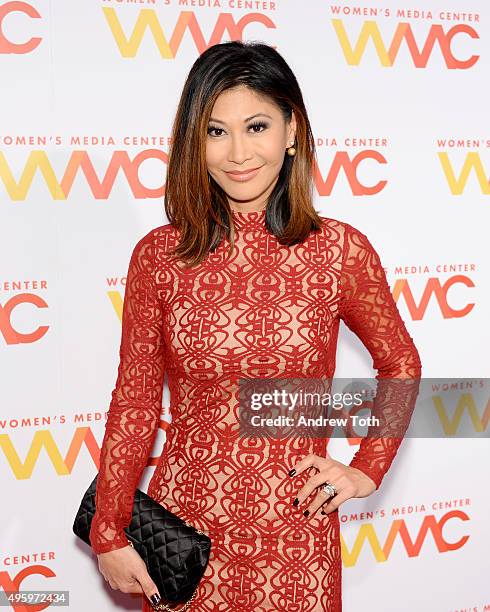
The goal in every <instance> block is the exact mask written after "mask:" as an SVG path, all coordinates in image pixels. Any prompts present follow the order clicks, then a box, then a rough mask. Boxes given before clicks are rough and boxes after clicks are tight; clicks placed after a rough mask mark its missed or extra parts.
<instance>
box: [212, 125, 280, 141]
mask: <svg viewBox="0 0 490 612" xmlns="http://www.w3.org/2000/svg"><path fill="white" fill-rule="evenodd" d="M267 127H269V126H268V125H267V123H263V122H261V121H259V122H257V123H251V124H250V125H249V126H248V129H249V130H250V129H251V130H252V131H253V133H254V134H260V133H261V132H263V131H264V130H265V129H266V128H267ZM213 132H214V133H213ZM216 132H224V130H223V128H219V127H215V126H212V125H210V126H209V127H208V135H209V136H213V138H217V137H218V136H221V133H219V134H217V133H216Z"/></svg>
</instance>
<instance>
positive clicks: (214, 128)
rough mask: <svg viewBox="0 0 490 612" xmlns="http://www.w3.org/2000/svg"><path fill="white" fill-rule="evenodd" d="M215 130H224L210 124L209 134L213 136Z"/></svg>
mask: <svg viewBox="0 0 490 612" xmlns="http://www.w3.org/2000/svg"><path fill="white" fill-rule="evenodd" d="M213 130H214V131H216V130H218V132H222V131H223V130H222V129H221V128H219V127H212V126H209V127H208V134H209V135H210V136H212V134H211V132H212V131H213Z"/></svg>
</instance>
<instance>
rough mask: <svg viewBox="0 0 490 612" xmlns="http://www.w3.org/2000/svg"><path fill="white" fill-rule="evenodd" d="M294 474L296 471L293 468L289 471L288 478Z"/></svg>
mask: <svg viewBox="0 0 490 612" xmlns="http://www.w3.org/2000/svg"><path fill="white" fill-rule="evenodd" d="M295 474H296V470H295V469H294V468H293V469H292V470H289V472H288V476H294V475H295Z"/></svg>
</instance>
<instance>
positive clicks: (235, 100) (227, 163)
mask: <svg viewBox="0 0 490 612" xmlns="http://www.w3.org/2000/svg"><path fill="white" fill-rule="evenodd" d="M295 133H296V119H295V117H294V112H293V115H292V118H291V122H290V123H287V122H286V121H285V120H284V117H283V115H282V113H281V111H280V109H279V108H278V107H277V106H276V105H275V104H274V103H273V102H272V101H270V100H268V99H266V98H263V97H260V96H259V95H257V94H256V93H255V92H254V91H252V90H251V89H249V88H248V87H245V86H240V87H238V88H235V89H228V90H226V91H224V92H223V93H221V94H220V96H219V97H218V98H217V100H216V102H215V104H214V106H213V110H212V113H211V119H210V121H209V124H208V134H207V137H206V163H207V167H208V172H209V174H210V175H211V176H212V177H213V178H214V180H215V181H216V182H217V183H218V185H220V187H221V188H222V189H223V190H224V192H225V193H226V195H227V196H228V202H229V204H230V207H231V208H232V209H233V210H238V211H243V212H249V211H252V210H261V209H262V208H265V206H266V204H267V199H268V197H269V195H270V194H271V193H272V190H273V189H274V186H275V184H276V182H277V178H278V176H279V172H280V170H281V167H282V164H283V162H284V155H285V154H286V149H287V148H288V147H289V146H290V143H291V142H293V141H294V138H295ZM256 169H257V170H256ZM249 170H254V172H252V173H249V174H242V175H240V174H234V173H238V172H242V173H243V172H244V171H249Z"/></svg>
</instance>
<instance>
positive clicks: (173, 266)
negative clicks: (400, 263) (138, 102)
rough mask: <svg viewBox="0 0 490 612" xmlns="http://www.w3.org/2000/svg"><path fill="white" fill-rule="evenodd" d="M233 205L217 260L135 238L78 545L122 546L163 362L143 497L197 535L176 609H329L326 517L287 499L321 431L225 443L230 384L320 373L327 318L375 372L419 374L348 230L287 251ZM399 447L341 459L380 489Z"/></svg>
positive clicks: (332, 334)
mask: <svg viewBox="0 0 490 612" xmlns="http://www.w3.org/2000/svg"><path fill="white" fill-rule="evenodd" d="M233 214H234V223H235V227H236V230H237V237H236V249H235V252H234V256H233V257H232V258H231V259H229V260H227V259H226V254H227V249H228V246H229V243H228V242H227V241H223V242H222V244H221V245H220V247H219V248H218V249H217V250H216V251H215V252H214V253H211V254H209V255H208V257H207V258H206V259H205V260H204V262H202V263H201V265H199V266H197V267H196V268H193V269H188V270H186V269H185V268H184V267H183V265H182V264H181V263H179V262H171V261H170V259H169V258H168V257H167V256H166V253H167V251H168V248H169V247H171V246H173V245H174V244H175V242H176V240H177V230H176V229H175V228H174V227H173V226H171V225H163V226H160V227H157V228H155V229H153V230H152V231H150V232H149V233H148V234H147V235H146V236H144V237H143V238H142V239H141V240H140V241H139V242H138V243H137V244H136V246H135V248H134V251H133V253H132V256H131V260H130V264H129V270H128V275H127V283H126V293H125V299H124V309H123V320H122V338H121V347H120V364H119V369H118V376H117V381H116V385H115V388H114V390H113V392H112V400H111V403H110V408H109V412H108V420H107V424H106V429H105V435H104V439H103V444H102V448H101V456H100V472H99V478H98V487H97V497H96V506H97V512H96V515H95V517H94V520H93V523H92V529H91V542H92V547H93V550H94V552H96V553H101V552H106V551H110V550H114V549H117V548H121V547H123V546H127V540H126V538H125V535H124V531H123V528H124V527H125V526H127V525H128V524H129V523H130V519H131V508H132V500H133V495H134V490H135V489H136V487H137V486H138V484H139V480H140V477H141V475H142V472H143V469H144V468H145V465H146V463H147V460H148V457H149V453H150V451H151V449H152V446H153V443H154V440H155V436H156V433H157V429H158V427H159V422H160V418H161V403H162V382H163V377H164V373H165V372H166V373H167V376H168V385H169V391H170V397H171V405H170V410H171V414H172V424H171V426H170V427H169V429H168V430H167V434H166V435H167V441H166V443H165V445H164V449H163V453H162V455H161V457H160V459H159V462H158V465H157V467H156V469H155V471H154V474H153V476H152V478H151V481H150V484H149V488H148V494H149V495H151V496H152V497H153V498H154V499H156V500H158V501H159V502H160V503H162V504H163V505H164V506H165V507H167V508H168V509H169V510H171V511H172V512H174V513H176V514H178V515H179V516H181V517H182V518H184V519H186V520H188V521H189V522H190V523H192V524H193V525H194V526H196V527H197V528H199V529H201V530H203V531H204V532H206V533H207V534H208V535H209V536H210V537H211V540H212V551H211V557H210V562H209V565H208V567H207V569H206V572H205V575H204V577H203V579H202V581H201V582H200V584H199V587H198V591H197V594H196V598H195V600H194V602H193V603H192V605H191V607H190V610H192V611H196V612H218V611H219V612H267V611H272V610H275V611H284V610H288V611H289V612H300V611H301V612H320V611H323V610H327V611H332V612H340V610H341V605H342V602H341V566H342V564H341V549H340V537H339V536H340V532H339V518H338V511H334V512H332V513H330V514H328V515H321V514H320V512H317V513H314V515H312V516H310V517H308V518H307V517H305V516H304V515H303V512H302V510H303V509H304V507H306V505H305V504H306V503H308V502H309V501H311V499H312V498H313V496H312V497H311V498H309V499H308V500H307V502H305V504H303V505H301V506H300V507H299V508H296V507H294V506H293V505H292V501H293V499H294V497H295V496H296V492H297V491H298V490H299V489H300V488H301V487H302V486H303V484H304V483H305V482H306V481H307V480H308V478H309V477H310V476H312V475H313V474H314V473H315V471H309V470H307V471H306V472H305V473H303V474H300V475H298V476H295V477H294V478H291V477H289V476H288V471H289V470H290V469H291V467H292V466H294V464H295V463H296V462H297V461H298V460H299V459H301V458H303V457H305V456H306V455H307V454H308V453H315V454H317V455H322V456H327V454H328V453H327V443H328V439H314V438H309V439H303V438H290V441H289V443H288V444H284V443H277V442H276V443H275V442H274V441H271V440H268V439H266V438H262V439H257V438H255V439H252V438H248V439H247V438H243V437H239V435H238V419H237V407H238V393H237V391H238V382H237V381H238V379H239V378H286V377H304V378H309V377H312V378H322V377H323V378H324V377H332V376H333V374H334V371H335V354H336V347H337V336H338V330H339V324H340V320H341V319H342V320H343V321H344V322H345V324H346V325H347V326H348V327H349V328H350V329H351V330H353V331H354V332H355V333H356V334H357V335H358V336H359V338H360V339H361V340H362V342H363V343H364V345H365V346H366V348H367V349H368V350H369V352H370V354H371V356H372V358H373V366H374V368H376V369H377V371H378V377H379V376H382V377H401V378H411V377H419V376H420V371H421V365H420V360H419V355H418V352H417V349H416V347H415V345H414V343H413V341H412V338H411V336H410V335H409V334H408V332H407V330H406V327H405V325H404V323H403V321H402V319H401V317H400V314H399V312H398V309H397V307H396V304H395V302H394V300H393V297H392V295H391V292H390V289H389V286H388V284H387V281H386V277H385V274H384V271H383V268H382V266H381V262H380V259H379V257H378V255H377V253H376V251H375V250H374V248H373V247H372V245H371V244H370V242H369V240H368V239H367V237H366V236H365V235H364V234H362V233H361V232H360V231H359V230H357V229H355V228H354V227H352V226H351V225H349V224H347V223H343V222H341V221H337V220H335V219H331V218H327V217H322V229H321V230H320V231H318V232H312V233H311V234H310V236H309V237H308V238H307V239H306V240H305V241H304V242H303V243H302V244H300V245H294V246H293V247H287V246H282V245H280V244H279V243H278V241H277V239H276V238H275V237H274V236H273V235H272V234H270V233H269V232H268V231H267V229H266V227H265V211H253V212H249V213H245V212H235V213H233ZM398 446H399V442H398V443H395V442H394V441H390V443H388V442H387V441H382V440H376V439H374V438H373V439H368V438H363V440H362V442H361V444H360V446H359V450H358V451H357V453H356V454H355V455H354V457H353V460H352V462H351V463H350V465H351V466H353V467H357V468H359V469H361V470H363V471H364V472H365V473H366V474H367V475H369V476H370V477H371V478H372V479H373V480H374V482H375V483H376V486H377V487H379V485H380V483H381V480H382V478H383V476H384V474H385V473H386V472H387V470H388V468H389V467H390V464H391V463H392V461H393V458H394V456H395V454H396V452H397V449H398ZM308 472H309V473H308ZM315 494H316V492H315ZM142 599H143V610H148V611H149V610H151V606H150V604H149V602H148V601H147V599H146V597H145V596H143V597H142ZM178 607H180V606H178Z"/></svg>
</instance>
